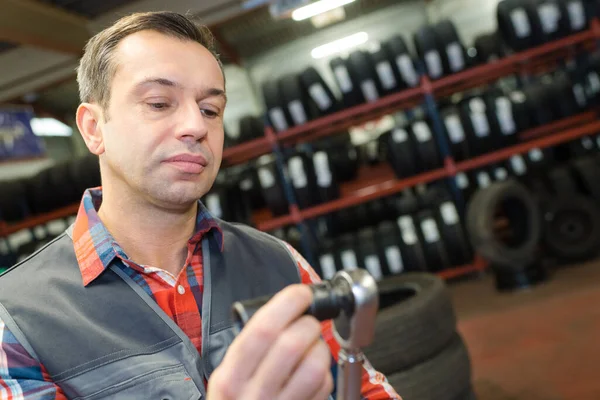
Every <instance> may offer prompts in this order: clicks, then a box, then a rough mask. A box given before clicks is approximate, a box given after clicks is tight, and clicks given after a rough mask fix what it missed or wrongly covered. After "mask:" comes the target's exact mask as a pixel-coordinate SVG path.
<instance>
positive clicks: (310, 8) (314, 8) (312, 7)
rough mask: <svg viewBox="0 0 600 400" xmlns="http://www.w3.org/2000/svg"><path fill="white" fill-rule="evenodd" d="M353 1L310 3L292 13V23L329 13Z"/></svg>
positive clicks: (331, 0) (333, 0)
mask: <svg viewBox="0 0 600 400" xmlns="http://www.w3.org/2000/svg"><path fill="white" fill-rule="evenodd" d="M353 1H354V0H320V1H317V2H316V3H312V4H309V5H307V6H304V7H300V8H298V9H296V10H294V11H293V12H292V19H293V20H294V21H302V20H304V19H308V18H312V17H314V16H315V15H319V14H322V13H324V12H327V11H331V10H333V9H334V8H338V7H341V6H345V5H346V4H350V3H352V2H353Z"/></svg>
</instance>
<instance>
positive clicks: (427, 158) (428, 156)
mask: <svg viewBox="0 0 600 400" xmlns="http://www.w3.org/2000/svg"><path fill="white" fill-rule="evenodd" d="M409 132H410V135H411V136H412V141H413V143H414V145H415V149H416V152H417V165H418V170H419V171H430V170H432V169H436V168H439V167H441V166H442V159H441V157H440V154H439V152H438V145H437V141H436V140H435V137H434V136H433V132H432V131H431V128H430V127H429V124H428V123H427V122H426V121H416V122H414V123H413V124H412V125H411V127H410V130H409Z"/></svg>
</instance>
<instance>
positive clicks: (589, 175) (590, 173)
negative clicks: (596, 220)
mask: <svg viewBox="0 0 600 400" xmlns="http://www.w3.org/2000/svg"><path fill="white" fill-rule="evenodd" d="M572 166H573V170H574V172H575V178H576V179H577V182H578V186H579V188H580V191H581V192H582V193H583V194H585V195H587V196H590V197H591V198H592V199H594V200H595V201H597V202H600V182H598V176H599V175H600V165H599V164H598V163H597V162H596V160H595V159H594V158H592V157H586V158H581V159H577V160H574V161H573V163H572Z"/></svg>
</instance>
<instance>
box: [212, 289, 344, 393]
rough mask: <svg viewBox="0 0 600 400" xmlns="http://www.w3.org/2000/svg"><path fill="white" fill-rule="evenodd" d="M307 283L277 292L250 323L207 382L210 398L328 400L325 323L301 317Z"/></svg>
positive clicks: (307, 297) (328, 356)
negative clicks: (323, 326) (324, 338)
mask: <svg viewBox="0 0 600 400" xmlns="http://www.w3.org/2000/svg"><path fill="white" fill-rule="evenodd" d="M311 302H312V292H311V290H310V289H309V288H308V287H307V286H305V285H291V286H289V287H287V288H285V289H284V290H282V291H281V292H279V293H277V294H276V295H275V296H274V297H273V298H272V299H271V300H270V301H269V302H268V303H267V304H265V305H264V306H263V307H261V308H260V309H259V310H258V311H257V312H256V313H255V314H254V316H253V317H252V318H251V319H250V321H248V323H247V324H246V326H245V327H244V329H242V331H241V333H240V334H239V335H238V337H237V338H236V339H235V340H234V341H233V343H232V344H231V346H230V347H229V349H228V351H227V354H226V355H225V358H224V359H223V362H222V363H221V365H219V367H218V368H217V369H216V370H215V371H214V372H213V374H212V375H211V378H210V381H209V382H208V393H207V398H208V400H237V399H244V400H265V399H269V400H276V399H282V400H283V399H285V400H309V399H310V400H313V399H314V400H325V399H327V398H328V396H329V395H330V394H331V391H332V390H333V378H332V376H331V371H330V368H331V353H330V352H329V348H328V347H327V345H326V344H325V342H323V341H322V340H321V339H320V335H321V324H320V323H319V321H317V320H316V319H315V318H314V317H311V316H302V314H303V313H304V311H305V310H306V309H307V308H308V307H309V306H310V304H311Z"/></svg>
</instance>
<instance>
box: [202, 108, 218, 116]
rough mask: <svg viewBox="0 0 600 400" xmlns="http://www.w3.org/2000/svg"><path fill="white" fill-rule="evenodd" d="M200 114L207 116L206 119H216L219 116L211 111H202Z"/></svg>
mask: <svg viewBox="0 0 600 400" xmlns="http://www.w3.org/2000/svg"><path fill="white" fill-rule="evenodd" d="M202 113H203V114H204V115H205V116H207V117H208V118H216V117H218V116H219V113H218V112H216V111H213V110H208V109H206V108H205V109H203V110H202Z"/></svg>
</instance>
